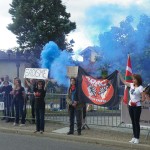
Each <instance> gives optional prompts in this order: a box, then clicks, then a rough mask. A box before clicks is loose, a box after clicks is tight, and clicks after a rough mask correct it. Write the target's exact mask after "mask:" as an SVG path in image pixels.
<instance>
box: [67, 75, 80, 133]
mask: <svg viewBox="0 0 150 150" xmlns="http://www.w3.org/2000/svg"><path fill="white" fill-rule="evenodd" d="M67 103H68V110H69V120H70V129H69V132H68V133H67V135H70V134H74V120H75V116H76V121H77V132H78V135H81V126H82V106H81V104H80V103H79V100H78V98H77V90H76V78H74V77H72V78H71V79H70V87H69V90H68V100H67Z"/></svg>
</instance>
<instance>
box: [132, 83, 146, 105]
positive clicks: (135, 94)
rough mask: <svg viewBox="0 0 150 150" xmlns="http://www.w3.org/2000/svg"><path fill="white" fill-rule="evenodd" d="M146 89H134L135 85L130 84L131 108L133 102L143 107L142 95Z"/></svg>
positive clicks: (140, 87)
mask: <svg viewBox="0 0 150 150" xmlns="http://www.w3.org/2000/svg"><path fill="white" fill-rule="evenodd" d="M143 90H144V88H143V86H141V85H140V86H138V87H134V84H133V83H131V84H130V91H129V93H130V101H129V105H130V106H131V102H136V106H141V102H140V101H141V100H142V96H141V93H142V92H143Z"/></svg>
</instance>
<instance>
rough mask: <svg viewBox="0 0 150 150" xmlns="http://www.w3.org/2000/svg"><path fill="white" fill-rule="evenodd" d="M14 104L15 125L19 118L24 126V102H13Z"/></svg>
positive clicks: (20, 100)
mask: <svg viewBox="0 0 150 150" xmlns="http://www.w3.org/2000/svg"><path fill="white" fill-rule="evenodd" d="M14 103H15V111H16V116H15V123H17V124H18V123H19V117H20V116H21V124H25V113H24V100H23V99H18V100H14Z"/></svg>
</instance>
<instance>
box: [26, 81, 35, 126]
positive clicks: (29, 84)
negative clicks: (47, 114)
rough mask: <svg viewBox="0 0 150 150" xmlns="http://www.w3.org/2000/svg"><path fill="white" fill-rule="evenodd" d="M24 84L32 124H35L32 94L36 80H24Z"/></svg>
mask: <svg viewBox="0 0 150 150" xmlns="http://www.w3.org/2000/svg"><path fill="white" fill-rule="evenodd" d="M25 83H26V85H27V94H28V98H29V100H30V104H31V114H32V123H33V124H34V123H35V96H34V94H33V89H34V88H35V86H36V80H35V79H30V80H27V79H25Z"/></svg>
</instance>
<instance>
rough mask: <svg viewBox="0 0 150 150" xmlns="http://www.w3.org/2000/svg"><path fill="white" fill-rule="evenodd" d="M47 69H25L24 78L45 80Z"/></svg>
mask: <svg viewBox="0 0 150 150" xmlns="http://www.w3.org/2000/svg"><path fill="white" fill-rule="evenodd" d="M48 72H49V70H48V69H44V68H26V69H25V72H24V78H29V79H47V78H48Z"/></svg>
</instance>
